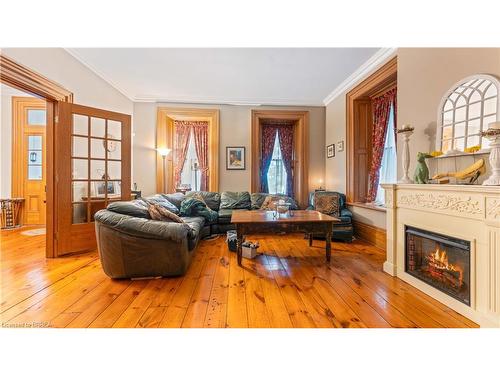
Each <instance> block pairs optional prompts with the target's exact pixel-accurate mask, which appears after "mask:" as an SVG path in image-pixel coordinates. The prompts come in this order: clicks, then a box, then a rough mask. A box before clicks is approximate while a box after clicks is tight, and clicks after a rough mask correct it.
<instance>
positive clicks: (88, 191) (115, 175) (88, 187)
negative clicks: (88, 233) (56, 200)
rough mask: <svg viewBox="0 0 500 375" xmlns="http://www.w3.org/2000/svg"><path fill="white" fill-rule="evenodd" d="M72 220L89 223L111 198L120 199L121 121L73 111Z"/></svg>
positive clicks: (76, 222) (75, 222)
mask: <svg viewBox="0 0 500 375" xmlns="http://www.w3.org/2000/svg"><path fill="white" fill-rule="evenodd" d="M72 126H73V127H72V135H71V137H72V142H71V144H72V151H71V168H72V169H71V185H72V186H71V193H72V222H73V224H78V223H89V222H92V221H94V214H95V213H96V212H97V211H99V210H101V209H103V208H105V207H106V206H107V205H108V203H109V202H110V201H113V200H121V182H122V181H121V175H122V173H121V159H122V155H121V133H122V131H121V126H122V123H121V122H119V121H113V120H108V119H104V118H99V117H92V116H85V115H80V114H73V125H72Z"/></svg>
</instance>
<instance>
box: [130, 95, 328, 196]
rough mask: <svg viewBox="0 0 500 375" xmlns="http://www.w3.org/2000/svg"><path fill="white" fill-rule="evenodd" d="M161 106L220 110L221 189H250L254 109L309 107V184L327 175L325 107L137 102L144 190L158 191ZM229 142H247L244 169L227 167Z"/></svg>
mask: <svg viewBox="0 0 500 375" xmlns="http://www.w3.org/2000/svg"><path fill="white" fill-rule="evenodd" d="M159 106H161V107H183V108H214V109H218V110H219V111H220V152H219V174H220V178H219V190H220V191H224V190H230V191H231V190H232V191H241V190H250V157H249V152H250V142H251V140H250V128H251V111H252V110H253V109H259V110H270V109H281V110H306V111H309V147H310V155H309V186H310V188H311V189H312V188H315V187H317V183H318V180H319V179H324V165H325V150H324V147H323V144H324V142H323V141H324V136H325V133H324V131H325V127H324V124H325V109H324V108H323V107H270V106H259V107H250V106H233V105H194V104H173V103H160V104H155V103H135V104H134V122H135V129H136V130H135V136H134V159H133V164H134V171H135V174H134V182H137V184H138V188H139V189H141V190H142V192H143V194H146V195H147V194H152V193H155V192H156V171H155V165H156V164H155V163H156V151H155V145H156V111H157V108H158V107H159ZM226 146H245V147H246V152H247V155H246V159H247V168H246V170H244V171H227V170H226V155H225V152H226Z"/></svg>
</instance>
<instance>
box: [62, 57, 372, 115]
mask: <svg viewBox="0 0 500 375" xmlns="http://www.w3.org/2000/svg"><path fill="white" fill-rule="evenodd" d="M67 51H68V52H69V53H71V54H72V55H73V56H74V57H76V58H77V59H78V60H80V61H81V62H82V63H83V64H85V65H86V66H87V67H89V68H90V69H92V70H93V71H94V72H95V73H97V74H98V75H99V76H101V77H102V78H103V79H105V80H106V81H108V82H109V83H110V84H112V85H113V86H114V87H115V88H117V89H118V90H119V91H121V92H122V93H123V94H124V95H126V96H127V97H128V98H130V99H131V100H133V101H151V102H183V103H212V104H213V103H221V104H222V103H226V104H241V105H258V104H260V105H266V104H267V105H318V106H322V105H324V104H325V100H326V99H327V97H328V96H329V95H331V93H332V91H334V90H335V89H336V88H338V87H339V86H341V85H342V84H343V82H345V81H346V79H348V78H349V76H350V75H351V74H353V73H354V72H355V71H357V70H358V69H359V68H360V67H362V65H363V64H366V63H367V61H369V60H370V58H371V59H372V60H373V58H374V57H373V56H376V55H377V54H378V55H380V53H381V50H379V49H377V48H295V49H294V48H70V49H67Z"/></svg>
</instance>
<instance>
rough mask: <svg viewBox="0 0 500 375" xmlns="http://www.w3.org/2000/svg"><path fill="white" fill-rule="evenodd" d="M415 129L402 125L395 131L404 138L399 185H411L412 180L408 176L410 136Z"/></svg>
mask: <svg viewBox="0 0 500 375" xmlns="http://www.w3.org/2000/svg"><path fill="white" fill-rule="evenodd" d="M414 130H415V128H414V127H413V126H411V125H404V126H403V127H402V128H401V129H398V130H397V133H398V134H403V136H404V146H403V178H401V180H399V181H398V183H399V184H413V180H412V179H411V178H410V176H409V169H410V136H411V135H412V134H413V131H414Z"/></svg>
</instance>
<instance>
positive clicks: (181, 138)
mask: <svg viewBox="0 0 500 375" xmlns="http://www.w3.org/2000/svg"><path fill="white" fill-rule="evenodd" d="M190 136H191V124H190V122H189V121H174V155H173V156H174V187H177V186H179V184H180V183H181V174H182V169H183V168H184V163H185V162H186V156H187V151H188V146H189V137H190Z"/></svg>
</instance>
